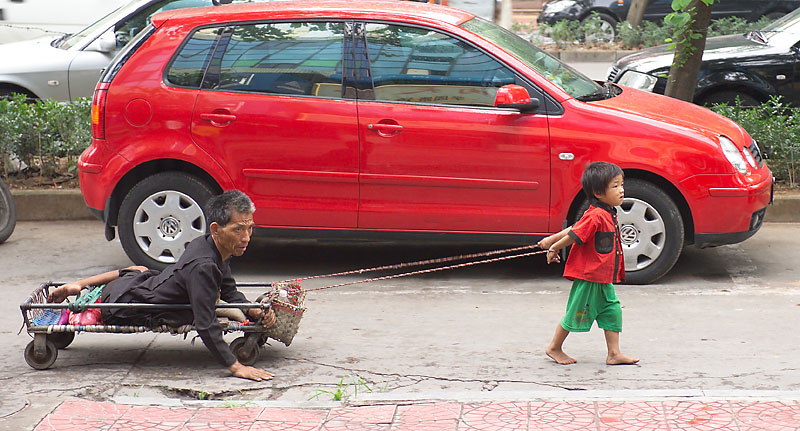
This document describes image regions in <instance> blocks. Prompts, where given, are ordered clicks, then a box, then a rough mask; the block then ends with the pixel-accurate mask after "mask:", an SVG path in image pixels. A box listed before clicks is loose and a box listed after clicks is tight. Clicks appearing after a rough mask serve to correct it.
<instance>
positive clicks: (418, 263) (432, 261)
mask: <svg viewBox="0 0 800 431" xmlns="http://www.w3.org/2000/svg"><path fill="white" fill-rule="evenodd" d="M535 248H539V245H538V244H532V245H524V246H521V247H513V248H506V249H502V250H492V251H484V252H481V253H471V254H462V255H459V256H450V257H440V258H435V259H426V260H418V261H416V262H405V263H395V264H392V265H383V266H376V267H372V268H362V269H354V270H350V271H342V272H334V273H331V274H321V275H311V276H308V277H301V278H292V279H288V280H282V281H276V282H274V283H273V285H274V284H277V283H292V282H301V281H306V280H315V279H318V278H326V277H340V276H343V275H352V274H363V273H365V272H375V271H384V270H390V269H402V268H408V267H412V266H422V265H431V264H439V263H445V262H453V261H456V260H464V259H474V258H476V257H486V256H495V255H498V254H505V253H514V252H517V251H522V250H532V249H535ZM522 256H523V255H519V256H515V257H522ZM525 256H527V255H525ZM484 263H485V262H484Z"/></svg>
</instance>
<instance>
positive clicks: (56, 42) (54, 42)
mask: <svg viewBox="0 0 800 431" xmlns="http://www.w3.org/2000/svg"><path fill="white" fill-rule="evenodd" d="M70 35H72V33H64V34H62V35H61V36H59V37H58V39H56V40H54V41H52V42H50V46H52V47H53V48H58V47H59V46H60V45H61V42H64V39H66V38H67V37H69V36H70Z"/></svg>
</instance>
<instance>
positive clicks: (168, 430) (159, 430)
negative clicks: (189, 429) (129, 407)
mask: <svg viewBox="0 0 800 431" xmlns="http://www.w3.org/2000/svg"><path fill="white" fill-rule="evenodd" d="M183 426H184V422H169V421H163V422H159V421H156V420H151V421H144V420H141V421H137V420H126V419H120V420H118V421H116V422H115V423H114V425H112V426H111V428H109V431H180V430H182V429H183ZM86 431H90V430H86Z"/></svg>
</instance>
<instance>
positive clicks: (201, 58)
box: [167, 28, 220, 88]
mask: <svg viewBox="0 0 800 431" xmlns="http://www.w3.org/2000/svg"><path fill="white" fill-rule="evenodd" d="M219 31H220V29H219V28H204V29H200V30H198V31H196V32H194V34H192V37H191V38H190V39H189V40H188V41H187V42H186V43H185V44H184V45H183V47H181V50H180V51H179V52H178V55H176V56H175V58H174V59H173V60H172V63H171V64H170V66H169V69H168V70H167V80H168V81H169V82H170V84H173V85H176V86H178V87H189V88H200V83H201V82H202V81H203V73H205V70H206V67H207V65H208V61H209V58H210V54H211V49H212V48H213V47H214V43H215V42H216V40H217V34H218V33H219Z"/></svg>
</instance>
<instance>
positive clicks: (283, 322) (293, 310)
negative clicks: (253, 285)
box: [264, 282, 306, 347]
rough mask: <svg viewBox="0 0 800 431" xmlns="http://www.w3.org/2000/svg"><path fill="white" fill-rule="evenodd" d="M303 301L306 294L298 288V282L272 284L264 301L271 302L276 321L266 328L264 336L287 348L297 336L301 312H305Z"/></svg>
mask: <svg viewBox="0 0 800 431" xmlns="http://www.w3.org/2000/svg"><path fill="white" fill-rule="evenodd" d="M305 299H306V292H305V291H304V290H303V289H301V288H300V283H299V282H291V283H286V282H281V283H274V284H273V290H272V291H270V292H269V293H268V294H267V296H266V297H265V299H264V300H269V301H272V310H273V311H274V312H275V317H276V319H277V321H276V322H275V325H274V326H272V327H270V328H267V330H266V331H265V335H267V336H268V337H270V338H273V339H275V340H278V341H280V342H281V343H283V344H284V345H286V347H289V345H290V344H292V339H294V336H295V335H296V334H297V329H298V327H299V326H300V320H301V319H302V318H303V312H305V311H306V309H305V307H303V301H305Z"/></svg>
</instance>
